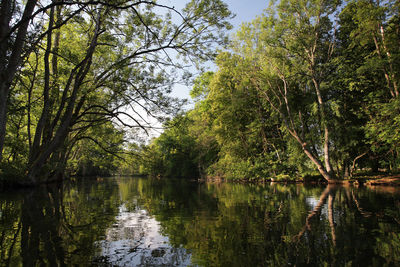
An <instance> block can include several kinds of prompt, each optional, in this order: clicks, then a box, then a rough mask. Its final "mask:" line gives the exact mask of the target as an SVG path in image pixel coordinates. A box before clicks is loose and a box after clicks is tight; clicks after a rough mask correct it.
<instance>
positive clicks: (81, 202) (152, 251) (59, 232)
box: [0, 178, 400, 266]
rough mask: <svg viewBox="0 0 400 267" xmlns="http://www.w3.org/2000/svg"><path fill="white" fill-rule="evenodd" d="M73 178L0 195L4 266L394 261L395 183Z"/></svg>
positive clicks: (398, 219) (397, 262) (399, 241)
mask: <svg viewBox="0 0 400 267" xmlns="http://www.w3.org/2000/svg"><path fill="white" fill-rule="evenodd" d="M382 190H383V189H378V188H372V189H370V188H353V187H337V186H328V187H305V186H301V185H290V186H284V185H280V184H274V185H240V184H228V183H225V184H199V183H196V182H188V181H183V180H173V181H166V180H151V179H139V178H138V179H136V178H134V179H132V178H120V179H112V178H110V179H99V180H94V181H89V180H86V181H85V180H83V181H80V180H77V181H73V182H71V183H65V184H63V185H54V186H47V187H41V188H37V189H35V190H25V191H18V192H11V193H1V194H0V265H1V266H22V265H24V266H37V265H44V266H70V265H78V266H82V265H86V266H87V265H94V266H146V265H147V266H172V265H174V266H187V265H199V266H287V265H297V266H304V265H309V266H310V265H312V266H324V265H329V266H347V265H351V266H400V194H399V191H398V190H397V189H390V190H386V191H384V192H382Z"/></svg>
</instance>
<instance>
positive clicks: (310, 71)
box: [236, 1, 338, 181]
mask: <svg viewBox="0 0 400 267" xmlns="http://www.w3.org/2000/svg"><path fill="white" fill-rule="evenodd" d="M337 5H338V2H337V1H313V2H312V3H311V2H308V1H306V2H301V3H300V2H298V1H281V2H280V3H278V4H275V5H272V6H271V7H270V9H269V10H268V12H267V13H266V14H265V15H264V16H262V17H260V18H258V19H256V20H255V21H254V22H253V25H247V26H245V27H243V29H242V32H240V33H238V39H237V42H236V51H238V52H239V53H240V54H241V55H242V56H243V57H245V58H246V60H249V61H250V62H251V63H252V66H253V68H252V71H251V72H250V71H249V72H248V73H249V79H251V80H252V82H253V84H254V86H255V88H257V90H258V92H259V94H260V97H262V98H263V99H264V101H265V102H266V103H267V104H268V105H270V107H271V108H273V109H274V111H275V112H276V114H277V115H278V116H279V117H280V120H281V122H282V123H283V125H284V126H285V128H286V130H287V131H288V132H289V134H290V135H291V136H292V137H293V138H294V139H295V140H296V141H297V142H298V144H300V145H301V147H302V149H303V151H304V153H305V154H306V155H307V157H308V158H309V159H310V160H311V161H312V162H313V163H314V165H315V166H316V167H317V168H318V170H319V172H320V173H321V175H322V176H323V177H324V178H325V179H326V180H328V181H329V180H332V179H334V177H335V174H334V171H333V168H332V164H331V156H330V149H329V146H330V145H331V139H330V132H331V129H330V125H329V121H330V117H331V115H330V102H331V99H330V97H331V96H330V91H329V89H330V88H329V87H328V86H327V81H328V78H329V74H330V73H331V72H332V70H331V68H330V61H331V59H332V53H333V49H334V45H335V41H334V31H333V26H332V22H331V20H330V18H329V16H331V15H334V14H335V12H336V9H337ZM250 73H251V74H250ZM320 155H323V159H324V160H323V162H324V163H323V162H321V161H320V159H319V157H320Z"/></svg>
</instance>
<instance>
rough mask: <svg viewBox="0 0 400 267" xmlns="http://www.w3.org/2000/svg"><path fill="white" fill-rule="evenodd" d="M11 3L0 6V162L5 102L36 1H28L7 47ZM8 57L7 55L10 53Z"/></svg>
mask: <svg viewBox="0 0 400 267" xmlns="http://www.w3.org/2000/svg"><path fill="white" fill-rule="evenodd" d="M11 2H12V1H9V0H3V1H2V2H1V6H0V15H1V19H0V51H1V52H0V53H1V54H0V70H1V72H0V162H1V160H2V158H3V157H2V155H3V148H4V140H5V135H6V127H7V124H6V122H7V100H8V96H9V93H10V88H11V84H12V81H13V80H14V77H15V74H16V72H17V69H18V67H19V66H20V64H21V54H22V48H23V46H24V43H25V40H26V34H27V30H28V25H29V23H30V17H31V15H32V13H33V10H34V8H35V6H36V2H37V1H36V0H28V1H27V3H26V6H25V9H24V13H23V15H22V18H21V22H22V23H21V25H20V26H19V27H18V33H17V36H16V38H15V41H14V43H13V44H12V45H11V47H9V43H10V42H11V40H10V39H11V38H12V36H10V21H11V19H12V8H13V7H12V3H11ZM10 52H11V54H10V56H8V55H7V54H8V53H10Z"/></svg>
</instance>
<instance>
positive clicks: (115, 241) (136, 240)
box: [94, 204, 191, 266]
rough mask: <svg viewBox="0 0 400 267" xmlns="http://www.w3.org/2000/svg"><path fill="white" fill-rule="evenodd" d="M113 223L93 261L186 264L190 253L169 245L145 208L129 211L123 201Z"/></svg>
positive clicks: (115, 263) (130, 264)
mask: <svg viewBox="0 0 400 267" xmlns="http://www.w3.org/2000/svg"><path fill="white" fill-rule="evenodd" d="M116 219H117V220H116V222H115V223H114V224H113V225H112V227H110V228H109V229H107V234H106V239H105V240H101V241H99V242H97V244H96V245H97V246H98V247H100V248H101V251H100V253H99V255H98V256H97V257H96V258H95V260H94V262H96V263H103V264H104V263H107V264H110V265H112V266H187V265H189V264H190V263H191V256H190V254H189V253H188V252H187V251H186V249H184V248H181V247H178V248H174V247H171V246H170V245H169V240H168V237H166V236H163V235H162V234H161V233H160V232H161V229H160V224H159V222H157V221H156V220H155V219H154V218H153V217H152V216H150V215H149V214H148V212H147V211H146V210H143V209H136V210H134V211H133V212H129V211H128V209H127V208H126V206H125V205H124V204H123V205H122V206H121V207H120V211H119V214H118V216H117V218H116Z"/></svg>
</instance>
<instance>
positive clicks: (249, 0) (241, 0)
mask: <svg viewBox="0 0 400 267" xmlns="http://www.w3.org/2000/svg"><path fill="white" fill-rule="evenodd" d="M225 3H227V4H228V6H229V9H230V10H231V11H232V12H233V13H235V14H236V17H235V18H234V19H233V21H232V24H233V25H234V27H235V28H234V30H237V29H239V26H240V24H242V23H243V22H250V21H252V20H253V19H254V18H255V17H256V16H257V15H261V13H262V11H263V10H264V9H265V8H267V7H268V0H225Z"/></svg>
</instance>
